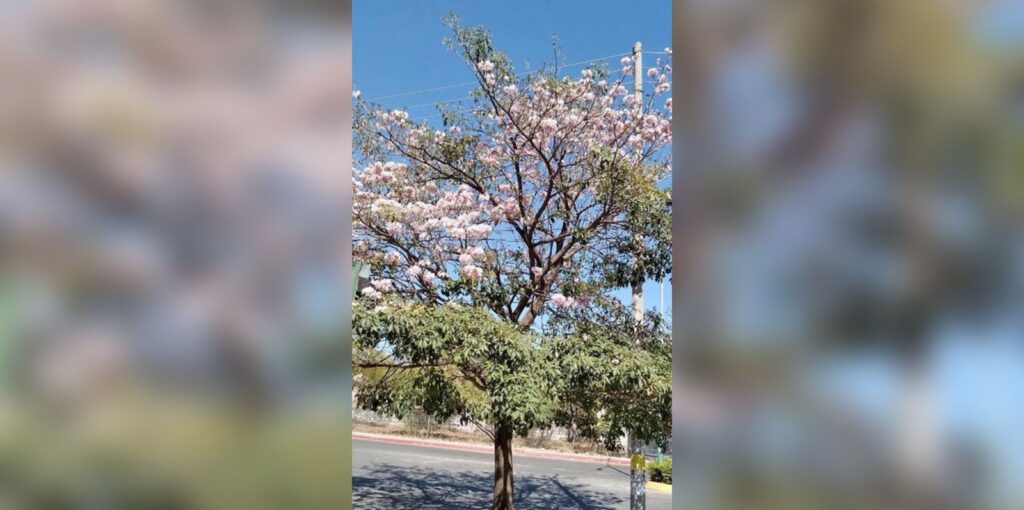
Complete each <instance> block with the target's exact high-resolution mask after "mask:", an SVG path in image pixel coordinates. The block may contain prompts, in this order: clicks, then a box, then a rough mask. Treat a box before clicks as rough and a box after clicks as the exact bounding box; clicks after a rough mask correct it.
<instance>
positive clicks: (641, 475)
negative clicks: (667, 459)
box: [626, 41, 647, 510]
mask: <svg viewBox="0 0 1024 510" xmlns="http://www.w3.org/2000/svg"><path fill="white" fill-rule="evenodd" d="M641 49H642V46H641V45H640V41H637V42H636V43H634V44H633V93H634V94H635V97H636V110H637V114H640V113H642V112H643V104H644V102H643V99H644V70H643V52H642V51H641ZM642 242H643V240H642V239H640V238H639V237H637V238H636V244H637V248H639V247H640V245H641V243H642ZM637 262H639V260H637ZM633 320H634V321H635V322H636V324H637V325H638V326H639V324H640V323H641V322H642V321H643V320H644V282H643V281H642V280H640V281H634V282H633ZM626 443H627V445H628V448H629V454H630V462H629V508H630V510H645V509H646V508H647V476H646V472H645V470H644V454H643V445H642V444H641V443H640V441H639V440H638V439H637V438H636V437H634V435H633V434H632V433H628V434H626Z"/></svg>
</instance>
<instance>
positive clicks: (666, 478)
mask: <svg viewBox="0 0 1024 510" xmlns="http://www.w3.org/2000/svg"><path fill="white" fill-rule="evenodd" d="M647 473H648V474H649V475H650V476H651V481H652V482H661V483H667V484H671V483H672V457H663V458H662V460H661V461H658V460H652V461H650V462H648V463H647Z"/></svg>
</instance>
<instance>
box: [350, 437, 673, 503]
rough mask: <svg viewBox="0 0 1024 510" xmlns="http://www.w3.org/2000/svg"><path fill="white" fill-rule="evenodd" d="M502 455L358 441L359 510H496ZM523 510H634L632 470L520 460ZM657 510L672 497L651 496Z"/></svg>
mask: <svg viewBox="0 0 1024 510" xmlns="http://www.w3.org/2000/svg"><path fill="white" fill-rule="evenodd" d="M493 469H494V457H493V455H490V454H486V453H475V452H464V451H458V450H449V449H445V448H432V447H423V446H410V445H399V444H390V443H380V442H375V441H364V440H359V439H353V440H352V506H353V508H354V509H361V510H371V509H373V510H376V509H381V508H386V509H399V510H400V509H406V508H410V509H411V508H415V509H432V508H438V509H440V508H443V509H445V510H481V509H486V508H490V502H491V491H492V489H491V487H492V485H493V476H494V475H493ZM515 484H516V495H515V498H516V509H517V510H550V509H565V510H569V509H578V510H599V509H600V510H605V509H608V510H618V509H625V510H628V509H629V468H628V467H623V466H608V465H602V464H598V463H593V462H570V461H563V460H550V459H531V458H525V457H517V458H516V459H515ZM647 508H648V509H649V510H670V509H671V508H672V495H671V494H667V493H663V492H658V491H653V490H649V491H647Z"/></svg>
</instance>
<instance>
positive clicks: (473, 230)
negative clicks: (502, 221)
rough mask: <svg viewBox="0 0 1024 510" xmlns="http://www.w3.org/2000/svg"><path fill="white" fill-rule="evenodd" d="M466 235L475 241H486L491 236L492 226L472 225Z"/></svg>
mask: <svg viewBox="0 0 1024 510" xmlns="http://www.w3.org/2000/svg"><path fill="white" fill-rule="evenodd" d="M466 233H467V234H468V235H469V236H470V237H472V238H474V239H484V238H486V237H487V236H488V235H490V234H491V226H490V225H487V224H482V223H481V224H479V225H470V226H469V227H468V228H467V229H466Z"/></svg>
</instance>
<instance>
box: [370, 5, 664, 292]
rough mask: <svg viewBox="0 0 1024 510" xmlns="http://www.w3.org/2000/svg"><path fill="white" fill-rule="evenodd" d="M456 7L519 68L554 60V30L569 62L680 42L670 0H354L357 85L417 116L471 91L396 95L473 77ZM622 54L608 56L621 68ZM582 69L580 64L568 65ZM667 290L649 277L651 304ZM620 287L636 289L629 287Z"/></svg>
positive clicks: (461, 88)
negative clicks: (451, 22)
mask: <svg viewBox="0 0 1024 510" xmlns="http://www.w3.org/2000/svg"><path fill="white" fill-rule="evenodd" d="M581 7H584V8H581ZM449 12H455V13H456V14H457V15H458V16H459V17H460V18H461V20H462V23H463V24H465V25H483V26H484V27H486V28H487V29H488V30H489V31H490V32H491V34H492V36H493V38H494V45H495V47H496V48H497V49H499V50H501V51H503V52H505V53H506V54H507V55H508V56H509V57H510V58H511V59H512V62H513V64H514V65H515V66H516V69H517V70H519V71H523V70H525V69H527V65H528V64H529V68H530V69H537V68H538V67H540V66H541V65H542V64H545V63H552V62H553V61H554V48H553V44H552V36H556V37H557V39H558V45H559V47H560V57H559V59H560V62H562V63H568V64H571V63H575V62H581V61H584V60H590V59H594V58H598V57H606V56H610V55H620V54H623V53H628V52H630V51H631V50H632V47H633V43H634V42H636V41H640V42H641V43H642V44H643V49H644V51H662V50H664V48H666V47H668V46H670V45H671V43H672V21H671V20H672V3H671V2H670V1H669V0H658V1H640V2H631V3H629V4H628V5H627V4H626V3H624V2H622V1H621V0H620V1H614V2H613V1H608V0H598V1H588V2H585V3H581V2H565V1H555V0H525V1H516V2H492V1H471V0H449V1H422V2H417V1H408V0H356V1H354V2H353V5H352V60H353V64H352V70H353V82H354V88H355V89H356V90H359V91H360V92H361V93H362V97H363V98H365V99H368V100H371V101H373V102H375V103H378V104H380V105H382V106H385V107H387V108H409V115H410V116H412V117H413V118H416V119H428V120H435V121H436V120H439V115H437V113H436V109H435V108H434V107H433V106H432V104H433V103H436V102H438V101H447V100H451V99H456V98H460V97H465V96H466V95H467V94H468V92H469V91H470V89H471V88H472V87H473V86H472V85H464V86H459V87H453V88H445V89H443V90H437V91H432V92H425V93H417V94H413V95H401V96H400V97H388V96H393V95H400V94H406V93H408V92H415V91H422V90H424V89H435V88H438V87H447V86H449V85H453V84H460V83H466V82H471V81H473V75H472V74H471V73H470V71H469V69H467V68H466V66H465V64H464V63H462V61H461V60H459V58H458V57H457V56H456V55H454V54H453V53H451V52H450V51H449V50H448V49H447V48H445V46H444V44H443V42H442V41H443V39H444V37H445V36H448V35H450V30H449V29H448V28H447V27H445V26H443V25H442V24H441V18H442V17H443V16H444V15H445V14H447V13H449ZM619 58H621V57H615V58H611V59H609V60H608V62H609V63H610V64H614V65H613V68H614V67H616V66H617V64H616V63H617V62H618V59H619ZM646 58H656V57H655V56H645V59H646ZM580 69H582V67H573V68H571V69H569V70H568V72H572V73H578V72H579V71H580ZM377 98H383V99H377ZM660 290H661V289H660V288H659V285H658V283H657V282H648V284H647V285H645V287H644V293H645V296H644V298H645V299H644V301H645V306H646V307H647V308H648V309H651V308H658V307H659V305H660V302H661V299H660V294H659V292H660ZM618 294H620V295H621V297H628V292H626V291H622V292H619V293H618ZM671 294H672V290H671V288H670V286H669V284H668V282H667V281H666V282H665V289H664V303H665V308H666V309H671V306H672V301H671Z"/></svg>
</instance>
